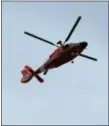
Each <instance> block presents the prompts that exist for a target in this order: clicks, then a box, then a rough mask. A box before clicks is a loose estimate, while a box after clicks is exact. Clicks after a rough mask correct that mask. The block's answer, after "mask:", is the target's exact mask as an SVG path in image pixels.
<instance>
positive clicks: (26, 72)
mask: <svg viewBox="0 0 109 126" xmlns="http://www.w3.org/2000/svg"><path fill="white" fill-rule="evenodd" d="M21 73H22V74H23V78H22V80H21V82H22V83H27V82H29V81H30V80H31V79H32V78H33V76H34V77H35V78H36V79H37V80H38V81H39V82H40V83H42V82H44V80H43V79H42V78H41V77H40V76H39V75H34V70H33V69H32V68H31V67H30V66H25V67H24V69H23V70H22V71H21Z"/></svg>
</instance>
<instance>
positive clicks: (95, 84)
mask: <svg viewBox="0 0 109 126" xmlns="http://www.w3.org/2000/svg"><path fill="white" fill-rule="evenodd" d="M78 16H82V20H81V21H80V23H79V25H78V27H77V28H76V30H75V32H74V34H73V35H72V37H71V38H70V40H69V42H80V41H87V42H88V47H87V49H85V50H84V52H83V53H84V54H87V55H89V56H93V57H96V58H97V59H98V61H97V62H93V61H91V60H88V59H85V58H82V57H78V58H77V59H75V60H74V63H73V64H72V63H71V62H69V63H68V64H66V65H63V66H62V67H60V68H58V69H54V70H51V71H49V72H48V74H47V75H46V76H44V75H41V76H42V77H43V78H44V80H45V82H44V83H43V84H40V83H39V82H38V81H37V80H36V79H35V78H33V79H32V80H31V81H30V82H29V83H28V84H26V85H23V84H21V83H20V80H21V77H22V75H21V73H20V71H21V69H22V68H23V66H24V65H26V64H28V65H30V66H31V67H32V68H33V69H37V68H38V67H39V66H40V65H42V64H43V62H45V61H46V59H47V58H48V56H49V55H50V53H52V52H53V50H54V49H55V47H53V46H51V45H48V44H46V43H43V42H41V41H39V40H36V39H34V38H31V37H29V36H26V35H24V31H28V32H31V33H34V34H36V35H38V36H41V37H44V38H45V39H48V40H50V41H53V42H54V43H56V42H57V41H58V40H62V41H64V39H65V38H66V36H67V35H68V33H69V31H70V29H71V27H72V26H73V24H74V22H75V20H76V19H77V17H78ZM2 56H3V57H2V69H3V72H2V114H3V115H2V121H3V122H2V123H3V124H4V125H6V124H7V125H12V124H13V125H14V124H16V125H19V124H25V125H26V124H30V125H33V124H34V125H35V124H83V125H84V124H98V125H100V124H101V125H103V124H107V121H108V116H107V115H108V105H107V104H108V101H107V98H108V96H107V95H108V58H107V57H108V5H107V3H106V2H68V3H67V2H3V3H2Z"/></svg>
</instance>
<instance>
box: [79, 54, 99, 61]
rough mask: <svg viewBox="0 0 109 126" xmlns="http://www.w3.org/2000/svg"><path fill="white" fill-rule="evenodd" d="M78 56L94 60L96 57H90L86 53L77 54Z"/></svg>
mask: <svg viewBox="0 0 109 126" xmlns="http://www.w3.org/2000/svg"><path fill="white" fill-rule="evenodd" d="M79 56H81V57H84V58H87V59H91V60H94V61H97V59H96V58H94V57H90V56H87V55H84V54H79Z"/></svg>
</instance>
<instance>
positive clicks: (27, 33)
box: [24, 31, 57, 47]
mask: <svg viewBox="0 0 109 126" xmlns="http://www.w3.org/2000/svg"><path fill="white" fill-rule="evenodd" d="M24 33H25V34H26V35H29V36H31V37H34V38H36V39H39V40H41V41H44V42H46V43H48V44H51V45H53V46H56V45H55V44H54V43H53V42H50V41H48V40H46V39H43V38H41V37H38V36H36V35H33V34H31V33H29V32H26V31H25V32H24ZM56 47H57V46H56Z"/></svg>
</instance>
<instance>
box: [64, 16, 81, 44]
mask: <svg viewBox="0 0 109 126" xmlns="http://www.w3.org/2000/svg"><path fill="white" fill-rule="evenodd" d="M80 19H81V16H79V17H78V18H77V20H76V22H75V24H74V26H73V27H72V29H71V31H70V33H69V34H68V36H67V38H66V39H65V41H64V44H65V43H66V42H67V41H68V40H69V38H70V37H71V35H72V33H73V32H74V30H75V28H76V26H77V25H78V23H79V21H80Z"/></svg>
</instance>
